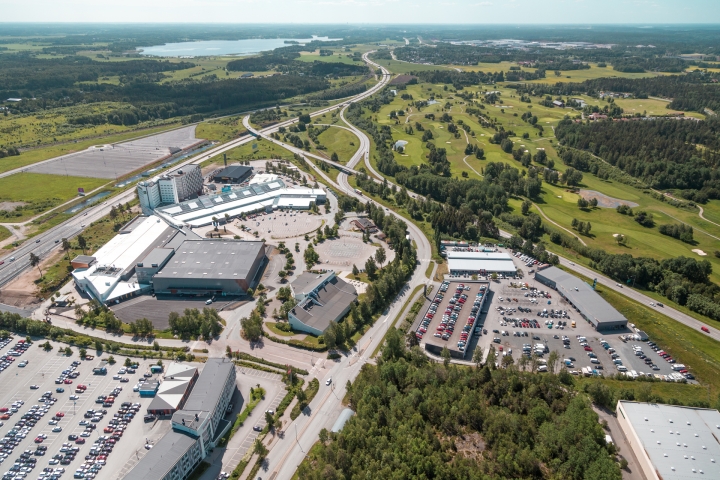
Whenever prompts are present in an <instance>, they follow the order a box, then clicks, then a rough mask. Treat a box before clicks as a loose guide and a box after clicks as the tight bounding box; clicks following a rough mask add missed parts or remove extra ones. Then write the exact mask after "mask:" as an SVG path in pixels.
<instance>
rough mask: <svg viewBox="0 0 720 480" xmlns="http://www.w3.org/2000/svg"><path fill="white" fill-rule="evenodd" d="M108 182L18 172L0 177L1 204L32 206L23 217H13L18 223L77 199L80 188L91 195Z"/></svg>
mask: <svg viewBox="0 0 720 480" xmlns="http://www.w3.org/2000/svg"><path fill="white" fill-rule="evenodd" d="M107 183H108V179H105V178H89V177H65V176H62V175H46V174H42V173H27V172H23V173H17V174H15V175H10V176H9V177H3V178H0V201H9V202H25V203H27V204H29V206H30V208H28V209H24V210H21V212H22V216H20V217H12V218H11V221H13V222H18V221H23V220H27V219H28V218H31V217H33V216H35V215H38V214H40V213H42V212H44V211H46V210H48V209H49V208H52V207H54V206H56V205H59V204H61V203H63V202H66V201H68V200H70V199H72V198H75V197H76V196H77V189H78V187H83V188H84V189H85V191H86V192H89V191H91V190H95V189H96V188H98V187H101V186H103V185H105V184H107Z"/></svg>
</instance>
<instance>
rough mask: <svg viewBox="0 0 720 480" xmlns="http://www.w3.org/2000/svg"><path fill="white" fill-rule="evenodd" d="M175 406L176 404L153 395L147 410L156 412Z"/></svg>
mask: <svg viewBox="0 0 720 480" xmlns="http://www.w3.org/2000/svg"><path fill="white" fill-rule="evenodd" d="M175 408H177V405H170V404H169V403H168V402H166V401H165V400H164V399H163V398H162V397H160V396H155V397H154V398H153V399H152V402H150V405H149V406H148V408H147V411H148V412H156V411H158V410H173V409H175Z"/></svg>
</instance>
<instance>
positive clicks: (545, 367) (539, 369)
mask: <svg viewBox="0 0 720 480" xmlns="http://www.w3.org/2000/svg"><path fill="white" fill-rule="evenodd" d="M538 372H547V366H546V365H540V366H539V367H538Z"/></svg>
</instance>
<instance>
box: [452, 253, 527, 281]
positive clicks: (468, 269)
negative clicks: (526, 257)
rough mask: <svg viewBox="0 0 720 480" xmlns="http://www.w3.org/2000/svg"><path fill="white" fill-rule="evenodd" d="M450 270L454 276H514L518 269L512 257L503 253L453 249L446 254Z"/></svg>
mask: <svg viewBox="0 0 720 480" xmlns="http://www.w3.org/2000/svg"><path fill="white" fill-rule="evenodd" d="M446 255H447V259H448V269H449V270H450V273H452V274H454V275H481V276H485V275H487V274H490V273H501V274H503V275H514V274H515V272H516V271H517V267H516V266H515V263H514V262H513V260H512V257H511V256H510V255H509V254H507V253H503V252H485V251H473V250H469V249H452V250H448V251H447V252H446Z"/></svg>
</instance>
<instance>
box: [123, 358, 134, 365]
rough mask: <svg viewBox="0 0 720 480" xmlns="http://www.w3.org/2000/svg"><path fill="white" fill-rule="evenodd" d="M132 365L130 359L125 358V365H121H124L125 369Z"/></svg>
mask: <svg viewBox="0 0 720 480" xmlns="http://www.w3.org/2000/svg"><path fill="white" fill-rule="evenodd" d="M132 363H133V362H132V360H130V357H125V363H124V364H123V365H125V366H126V367H130V366H132Z"/></svg>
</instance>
